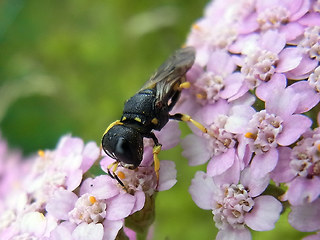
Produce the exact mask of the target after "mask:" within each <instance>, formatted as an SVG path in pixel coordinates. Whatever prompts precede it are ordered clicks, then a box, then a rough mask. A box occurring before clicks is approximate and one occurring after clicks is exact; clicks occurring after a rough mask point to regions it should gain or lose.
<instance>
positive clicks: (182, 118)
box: [169, 113, 208, 133]
mask: <svg viewBox="0 0 320 240" xmlns="http://www.w3.org/2000/svg"><path fill="white" fill-rule="evenodd" d="M169 118H170V119H174V120H178V121H183V122H191V123H192V124H193V125H194V126H196V127H197V128H199V129H200V130H201V131H202V132H203V133H208V130H207V129H206V128H205V126H203V125H202V124H201V123H199V122H197V121H196V120H194V119H192V118H191V117H190V116H189V115H187V114H182V113H176V114H174V115H170V116H169Z"/></svg>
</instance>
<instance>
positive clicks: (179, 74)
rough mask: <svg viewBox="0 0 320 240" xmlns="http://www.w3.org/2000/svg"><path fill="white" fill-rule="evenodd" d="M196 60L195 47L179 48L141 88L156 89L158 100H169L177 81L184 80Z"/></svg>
mask: <svg viewBox="0 0 320 240" xmlns="http://www.w3.org/2000/svg"><path fill="white" fill-rule="evenodd" d="M194 60H195V49H194V48H193V47H186V48H181V49H179V50H177V51H176V52H175V53H174V54H173V55H171V56H170V57H169V58H168V59H167V60H166V61H165V62H164V63H163V64H162V65H161V66H160V67H159V68H158V70H157V71H156V72H155V73H154V74H153V76H152V77H151V78H150V79H149V80H148V81H147V82H146V83H145V84H144V85H143V87H142V88H141V89H140V90H139V92H140V91H142V90H145V89H156V99H157V101H168V100H169V99H170V98H171V97H172V96H171V95H172V93H173V89H174V87H175V85H176V84H177V83H179V81H180V82H182V80H183V77H184V75H185V74H186V72H187V71H188V70H189V69H190V68H191V67H192V65H193V63H194Z"/></svg>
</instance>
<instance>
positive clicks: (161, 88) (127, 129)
mask: <svg viewBox="0 0 320 240" xmlns="http://www.w3.org/2000/svg"><path fill="white" fill-rule="evenodd" d="M194 60H195V50H194V48H193V47H186V48H181V49H179V50H177V51H176V52H175V53H174V54H173V55H172V56H170V57H169V58H168V59H167V61H165V62H164V63H163V64H162V65H161V66H160V67H159V69H158V70H157V71H156V72H155V73H154V74H153V76H152V77H151V78H150V79H149V80H148V81H147V82H146V83H145V84H144V86H143V87H142V88H141V89H140V90H139V91H138V92H137V93H136V94H135V95H134V96H133V97H131V98H130V99H129V100H127V101H126V102H125V104H124V109H123V114H122V117H121V119H120V120H117V121H115V122H113V123H111V124H110V125H109V127H108V128H107V129H106V131H105V132H104V134H103V137H102V148H103V150H104V151H105V152H106V153H107V154H108V155H109V156H110V157H111V158H114V159H115V160H116V161H115V162H114V163H113V164H111V165H110V166H109V167H108V172H109V175H110V176H111V177H113V178H116V179H117V180H118V182H119V183H120V184H121V185H123V183H122V182H121V180H120V179H119V177H118V176H117V175H116V174H115V171H116V168H117V166H118V164H120V165H121V166H123V167H126V168H129V169H135V168H137V167H138V166H139V165H140V163H141V161H142V156H143V138H151V139H153V141H154V147H153V155H154V168H155V172H156V174H157V178H159V176H158V171H159V159H158V154H159V152H160V150H161V144H160V143H159V142H158V139H157V138H156V136H155V135H154V133H153V132H152V131H153V130H157V131H160V130H161V129H162V128H163V127H164V126H165V125H166V124H167V122H168V121H169V119H174V120H179V121H189V122H191V123H193V124H194V125H196V126H197V127H198V128H199V129H200V130H202V131H203V132H206V128H204V127H203V126H202V125H201V124H200V123H198V122H196V121H194V120H193V119H191V118H190V116H188V115H186V114H181V113H177V114H174V115H170V114H169V112H170V111H171V110H172V108H173V107H174V105H175V104H176V103H177V101H178V99H179V97H180V93H181V90H182V89H183V88H188V87H189V86H190V84H189V82H186V81H185V80H186V73H187V71H188V70H189V69H190V68H191V67H192V65H193V63H194ZM110 169H112V172H113V173H111V171H110Z"/></svg>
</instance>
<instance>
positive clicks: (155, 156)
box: [153, 145, 161, 182]
mask: <svg viewBox="0 0 320 240" xmlns="http://www.w3.org/2000/svg"><path fill="white" fill-rule="evenodd" d="M160 151H161V145H155V146H154V147H153V162H154V171H155V172H156V175H157V182H158V181H159V169H160V161H159V157H158V154H159V153H160Z"/></svg>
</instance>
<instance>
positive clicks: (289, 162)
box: [271, 129, 320, 206]
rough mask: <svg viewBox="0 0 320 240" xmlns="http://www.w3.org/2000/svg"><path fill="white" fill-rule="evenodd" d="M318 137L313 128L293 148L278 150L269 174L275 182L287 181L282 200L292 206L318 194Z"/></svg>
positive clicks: (311, 199) (317, 132)
mask: <svg viewBox="0 0 320 240" xmlns="http://www.w3.org/2000/svg"><path fill="white" fill-rule="evenodd" d="M308 135H309V136H308ZM319 137H320V135H319V129H315V130H314V131H313V132H312V133H308V134H306V136H305V138H304V139H303V140H301V141H299V142H298V143H297V145H296V146H295V147H294V148H293V149H290V148H282V149H281V151H279V153H280V156H279V163H278V165H277V167H276V168H275V169H274V171H273V172H272V174H271V176H272V178H273V179H274V180H275V181H276V182H286V183H287V186H288V190H287V191H286V193H285V195H284V196H283V200H288V201H289V202H290V204H292V205H293V206H296V205H301V204H304V203H306V202H313V201H315V200H316V199H317V198H318V196H319V195H320V190H319V187H318V186H319V184H320V178H319V167H318V166H319V164H320V158H319V156H318V155H319V154H318V152H319V149H318V147H319V146H318V145H319V143H320V142H319V141H320V138H319Z"/></svg>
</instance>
